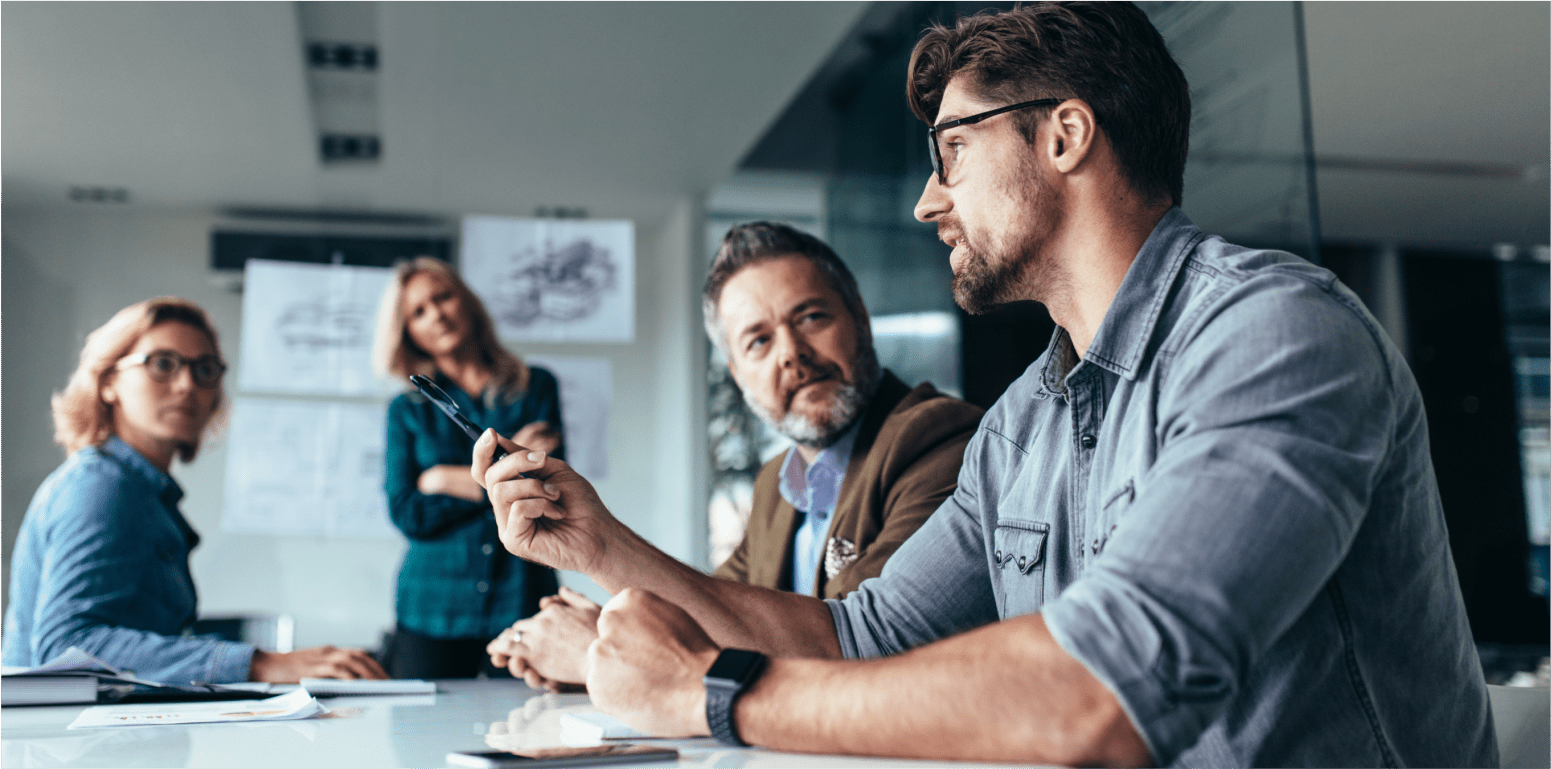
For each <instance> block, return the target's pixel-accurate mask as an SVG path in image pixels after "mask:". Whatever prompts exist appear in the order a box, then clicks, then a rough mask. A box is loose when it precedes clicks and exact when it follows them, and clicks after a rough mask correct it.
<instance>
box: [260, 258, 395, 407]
mask: <svg viewBox="0 0 1551 769" xmlns="http://www.w3.org/2000/svg"><path fill="white" fill-rule="evenodd" d="M391 276H392V270H389V269H387V268H385V267H352V266H346V265H337V264H296V263H292V262H271V261H265V260H262V259H249V260H248V263H247V270H246V273H245V277H244V278H243V296H242V370H241V372H240V373H241V376H240V377H239V378H238V383H239V384H240V385H241V387H242V389H244V390H248V391H262V392H276V393H307V394H312V395H376V396H387V395H391V394H392V393H393V392H394V390H396V389H397V387H396V386H395V385H394V384H393V383H391V382H384V381H382V380H379V379H377V377H376V375H375V374H373V373H372V363H371V361H372V337H373V334H374V332H375V325H376V318H377V305H378V303H379V302H381V300H382V294H383V290H384V289H385V288H386V287H387V285H388V281H389V279H390V277H391Z"/></svg>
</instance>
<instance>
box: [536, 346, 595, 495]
mask: <svg viewBox="0 0 1551 769" xmlns="http://www.w3.org/2000/svg"><path fill="white" fill-rule="evenodd" d="M527 361H528V363H531V364H533V365H535V366H539V367H542V368H546V369H549V373H551V374H554V375H555V379H556V380H557V381H559V383H560V419H561V420H562V421H564V422H565V458H566V463H567V464H569V465H571V468H572V469H574V470H575V471H576V472H578V473H581V474H582V476H583V477H585V478H586V479H587V480H589V481H593V482H597V481H601V480H603V479H605V478H607V477H608V474H609V399H610V398H612V397H613V395H612V393H613V384H612V381H611V380H612V376H613V370H612V368H611V366H610V364H609V359H608V358H571V357H565V356H560V355H544V356H539V355H530V356H528V358H527Z"/></svg>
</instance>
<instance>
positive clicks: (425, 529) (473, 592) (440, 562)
mask: <svg viewBox="0 0 1551 769" xmlns="http://www.w3.org/2000/svg"><path fill="white" fill-rule="evenodd" d="M435 380H436V383H437V385H438V386H440V387H441V388H442V389H443V390H446V391H447V394H448V395H450V396H452V399H453V401H455V402H456V403H457V404H458V408H459V409H460V410H462V411H463V414H464V416H467V417H468V418H469V419H470V420H472V421H473V422H474V424H476V425H478V426H479V427H480V428H494V429H495V431H496V432H498V433H501V434H502V435H505V436H507V437H511V436H512V435H513V434H515V433H516V432H517V431H518V430H520V429H521V428H522V426H523V425H526V424H528V423H529V422H537V421H540V420H544V421H547V422H549V424H550V427H552V428H554V429H555V430H556V431H557V432H559V431H563V428H564V426H563V425H562V424H561V422H560V388H559V384H558V383H557V382H556V380H555V376H554V375H553V374H551V373H549V372H548V371H546V370H544V369H542V368H538V367H536V366H534V367H530V368H529V378H528V392H527V393H526V394H524V395H522V396H521V397H518V398H516V399H513V400H503V399H502V398H500V397H495V396H494V395H493V393H492V397H490V398H473V397H470V396H469V394H468V393H466V392H464V391H463V389H462V388H460V387H458V386H457V385H455V384H453V383H452V380H450V379H448V378H447V377H445V376H443V375H441V374H437V375H436V377H435ZM473 452H474V441H473V439H471V438H469V437H468V436H467V435H465V434H464V433H463V431H462V430H461V429H459V428H458V426H457V425H456V424H454V423H453V421H452V420H451V419H448V418H447V415H446V414H443V413H442V412H441V411H439V410H437V408H436V405H435V404H433V403H431V402H430V401H429V400H427V399H426V398H425V397H424V396H422V395H420V393H418V392H409V393H405V394H403V395H400V396H398V397H397V398H395V399H393V402H392V403H391V404H389V405H388V424H387V443H386V452H385V453H386V455H387V456H386V460H387V475H386V481H385V485H386V487H387V492H388V515H389V517H390V518H392V520H393V525H394V526H397V527H398V528H399V531H402V532H404V536H406V537H408V538H409V550H408V551H407V552H406V553H405V554H404V565H403V566H402V567H400V568H399V576H398V596H397V609H398V622H399V624H400V625H402V626H403V627H405V628H408V629H409V630H412V631H414V632H416V633H420V634H423V635H428V636H431V637H433V638H447V639H451V638H483V639H489V638H494V637H495V636H496V635H498V634H500V632H501V631H502V630H505V629H506V628H508V627H510V626H511V624H512V623H513V622H516V621H517V620H519V619H522V618H523V617H526V616H528V615H531V614H533V613H534V612H536V611H538V601H539V599H540V598H543V597H544V596H546V595H553V594H554V593H555V592H556V591H558V590H559V589H560V588H559V582H558V580H557V579H556V577H555V573H554V571H553V570H552V569H549V568H546V567H543V566H539V565H538V564H533V563H529V562H527V561H524V560H522V559H520V558H518V557H516V556H514V555H512V554H510V553H508V552H506V548H505V547H503V546H502V545H501V538H500V534H499V532H498V531H497V530H496V525H495V516H494V515H493V514H492V512H491V509H490V502H489V501H488V500H487V499H485V498H483V495H482V496H481V499H480V501H478V502H470V501H468V500H465V499H459V498H457V497H451V496H447V495H443V494H422V493H420V489H419V485H418V484H419V482H420V474H421V473H423V472H425V471H426V470H428V469H430V468H432V467H435V466H436V465H467V464H468V463H469V461H470V459H471V457H472V456H473ZM555 456H556V457H558V458H560V459H564V458H565V449H564V447H563V446H562V448H561V449H559V450H557V451H555Z"/></svg>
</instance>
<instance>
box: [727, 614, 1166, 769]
mask: <svg viewBox="0 0 1551 769" xmlns="http://www.w3.org/2000/svg"><path fill="white" fill-rule="evenodd" d="M735 720H736V724H737V728H738V731H739V733H740V736H742V737H743V739H744V740H746V741H748V742H750V743H752V744H755V745H759V746H761V747H769V748H774V749H776V750H789V751H799V752H807V753H845V754H854V755H875V756H896V757H909V758H931V759H957V760H980V761H1008V762H1019V763H1022V762H1029V763H1055V764H1066V765H1069V766H1089V765H1142V764H1146V763H1148V762H1149V761H1150V760H1151V758H1150V756H1149V754H1148V752H1147V748H1146V744H1145V743H1144V742H1143V741H1142V739H1141V737H1140V736H1139V735H1138V734H1137V732H1136V730H1135V729H1134V727H1132V725H1131V722H1130V721H1129V720H1128V718H1127V717H1126V715H1125V713H1124V711H1123V710H1122V709H1121V707H1120V704H1119V702H1118V701H1117V700H1116V699H1115V697H1114V695H1113V694H1111V693H1110V692H1109V690H1108V689H1106V688H1105V687H1104V686H1103V684H1101V683H1100V682H1099V681H1098V680H1097V679H1095V678H1094V677H1093V676H1092V675H1091V674H1090V673H1089V672H1088V671H1087V669H1086V668H1084V667H1083V666H1082V664H1081V663H1079V662H1078V661H1077V660H1075V659H1073V658H1072V657H1071V656H1070V655H1068V654H1066V652H1065V651H1063V650H1062V649H1061V648H1060V646H1059V645H1057V644H1056V642H1055V639H1054V638H1053V637H1051V635H1050V632H1049V631H1048V630H1046V628H1045V624H1044V620H1043V618H1041V617H1039V616H1038V615H1033V616H1029V617H1021V618H1017V619H1014V620H1009V621H1006V622H1000V623H997V624H995V625H990V626H988V627H984V628H981V629H979V630H975V631H972V632H970V633H966V634H964V635H961V636H958V637H955V638H952V639H949V640H946V641H942V642H939V643H936V644H932V645H930V646H926V647H922V648H920V649H917V650H915V651H912V652H909V653H907V654H903V655H900V656H898V657H892V658H888V659H882V660H873V661H868V662H832V661H823V660H772V661H771V664H770V667H769V668H768V670H767V671H766V672H765V674H764V675H763V676H762V677H761V678H760V680H759V681H758V682H757V683H756V684H755V686H754V687H753V689H751V690H750V691H749V692H748V693H747V694H745V695H744V696H743V697H742V698H740V699H739V701H738V704H737V713H736V719H735Z"/></svg>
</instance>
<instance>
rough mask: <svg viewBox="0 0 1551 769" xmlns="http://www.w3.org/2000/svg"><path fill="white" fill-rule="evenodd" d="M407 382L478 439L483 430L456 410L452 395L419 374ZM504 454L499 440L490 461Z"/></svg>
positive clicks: (494, 460)
mask: <svg viewBox="0 0 1551 769" xmlns="http://www.w3.org/2000/svg"><path fill="white" fill-rule="evenodd" d="M409 383H410V384H412V385H414V386H415V387H417V388H419V390H420V394H422V395H424V396H425V397H427V398H430V399H431V402H432V403H435V404H436V407H437V408H439V409H441V410H442V413H443V414H446V415H447V417H448V418H449V419H451V420H452V421H453V422H455V423H457V425H458V426H459V427H461V428H463V432H465V433H467V434H468V436H469V437H470V438H472V439H473V440H474V441H475V442H478V441H479V436H480V435H482V434H483V431H481V430H480V429H479V428H478V427H476V426H475V425H474V423H473V422H470V421H469V418H468V417H466V416H463V412H461V411H459V410H458V404H457V403H454V402H453V400H452V396H450V395H448V394H447V391H446V390H443V389H442V388H440V387H437V386H436V383H435V382H432V381H431V380H430V378H429V377H423V376H420V375H419V374H410V375H409ZM506 454H507V451H506V449H503V448H501V444H500V442H497V443H496V445H495V454H494V455H492V456H491V457H490V463H491V464H495V463H496V462H499V461H501V457H504V456H506ZM522 477H524V478H526V477H528V476H526V475H524V476H522Z"/></svg>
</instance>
